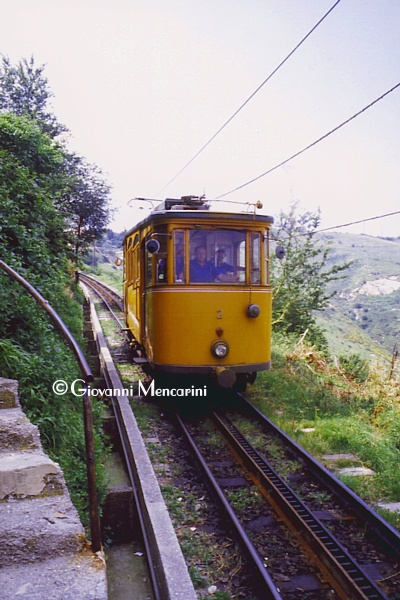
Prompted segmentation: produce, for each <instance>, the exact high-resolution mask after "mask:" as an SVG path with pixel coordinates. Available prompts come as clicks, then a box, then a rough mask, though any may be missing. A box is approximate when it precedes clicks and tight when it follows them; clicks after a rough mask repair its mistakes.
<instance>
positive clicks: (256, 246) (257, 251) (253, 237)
mask: <svg viewBox="0 0 400 600" xmlns="http://www.w3.org/2000/svg"><path fill="white" fill-rule="evenodd" d="M254 242H255V243H254ZM249 254H250V273H249V275H250V285H261V282H262V273H261V232H260V231H250V236H249Z"/></svg>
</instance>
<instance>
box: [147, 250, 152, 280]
mask: <svg viewBox="0 0 400 600" xmlns="http://www.w3.org/2000/svg"><path fill="white" fill-rule="evenodd" d="M152 283H153V255H152V254H149V253H148V252H146V285H147V286H149V285H151V284H152Z"/></svg>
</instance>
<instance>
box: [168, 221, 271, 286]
mask: <svg viewBox="0 0 400 600" xmlns="http://www.w3.org/2000/svg"><path fill="white" fill-rule="evenodd" d="M185 233H187V234H188V238H187V244H186V243H185ZM261 238H262V236H261V233H259V232H252V233H251V234H250V235H249V236H248V237H247V236H246V231H236V230H231V229H192V230H189V231H187V232H185V231H183V230H182V231H177V230H176V231H174V280H175V282H176V283H186V277H187V275H188V277H189V283H194V284H196V283H218V284H224V283H229V284H232V283H237V284H240V283H242V284H243V283H247V282H248V281H250V282H251V283H253V284H257V283H261V264H260V263H261ZM246 251H247V252H248V253H249V259H250V260H249V264H250V273H249V274H247V273H246ZM186 253H187V254H188V256H186ZM186 265H188V269H186Z"/></svg>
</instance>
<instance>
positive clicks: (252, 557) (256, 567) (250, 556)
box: [172, 409, 282, 600]
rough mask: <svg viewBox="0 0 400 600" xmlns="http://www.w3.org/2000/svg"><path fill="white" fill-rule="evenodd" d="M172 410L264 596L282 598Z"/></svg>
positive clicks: (179, 419) (191, 439) (273, 599)
mask: <svg viewBox="0 0 400 600" xmlns="http://www.w3.org/2000/svg"><path fill="white" fill-rule="evenodd" d="M172 410H173V416H174V418H175V420H176V422H177V424H178V426H179V428H180V430H181V432H182V434H183V436H184V438H185V440H186V442H187V444H188V445H189V447H190V449H191V451H192V453H193V454H194V456H195V458H196V461H197V463H198V465H199V467H200V469H201V471H202V472H203V474H204V476H205V478H206V482H207V483H208V485H209V487H210V489H211V491H212V493H213V494H214V496H215V498H216V499H217V501H218V504H219V507H220V509H221V511H222V512H223V516H224V518H225V517H226V516H228V518H229V521H230V527H231V529H232V531H233V533H234V535H235V538H236V540H237V542H238V544H239V545H240V547H241V549H242V551H243V552H244V554H245V556H246V559H247V561H248V563H249V564H250V565H251V568H252V569H253V571H254V573H255V576H256V578H257V580H258V582H259V583H260V585H261V586H262V590H263V591H264V593H265V595H264V596H263V598H265V599H266V600H267V599H268V600H270V599H271V600H281V599H282V596H281V594H280V593H279V591H278V590H277V587H276V585H275V583H274V581H273V579H272V577H271V576H270V574H269V573H268V571H267V569H266V567H265V566H264V564H263V562H262V561H261V559H260V556H259V554H258V552H257V550H256V549H255V548H254V546H253V544H252V542H251V540H250V539H249V537H248V536H247V534H246V532H245V530H244V529H243V527H242V525H241V524H240V522H239V520H238V518H237V516H236V514H235V512H234V510H233V508H232V507H231V505H230V503H229V502H228V500H227V499H226V496H225V494H224V492H223V491H222V489H221V487H220V486H219V485H218V483H217V481H216V479H215V477H214V475H213V474H212V473H211V471H210V469H209V467H208V466H207V464H206V461H205V460H204V458H203V456H202V454H201V452H200V450H199V449H198V448H197V446H196V443H195V441H194V440H193V438H192V436H191V435H190V433H189V431H188V429H187V427H186V425H185V424H184V422H183V420H182V418H181V417H180V416H179V414H178V413H177V411H176V410H175V409H172Z"/></svg>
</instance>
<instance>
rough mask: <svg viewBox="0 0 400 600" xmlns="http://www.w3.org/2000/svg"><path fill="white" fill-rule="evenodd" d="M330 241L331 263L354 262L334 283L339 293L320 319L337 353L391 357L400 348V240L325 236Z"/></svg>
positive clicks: (358, 236) (321, 237) (348, 235)
mask: <svg viewBox="0 0 400 600" xmlns="http://www.w3.org/2000/svg"><path fill="white" fill-rule="evenodd" d="M318 239H319V240H321V241H322V242H323V243H330V244H331V247H332V251H331V253H330V259H329V262H330V264H341V263H344V262H349V261H353V264H352V265H351V267H349V269H348V270H347V271H345V272H344V273H345V277H344V278H343V279H339V280H338V281H335V282H333V283H332V284H331V289H332V290H336V291H337V293H336V295H335V296H334V297H333V298H332V299H331V300H330V303H329V307H328V308H327V309H326V310H325V312H324V313H322V314H321V315H319V317H318V320H319V323H320V324H321V325H322V326H323V327H324V328H325V329H326V332H327V337H328V341H329V343H330V347H331V350H332V351H333V352H335V353H346V354H347V353H349V352H360V353H361V354H371V353H373V354H378V355H386V356H388V355H390V354H391V353H392V351H393V347H394V346H395V344H397V345H398V347H400V238H396V239H390V240H389V239H382V238H376V237H372V236H367V235H356V234H350V233H325V234H319V236H318Z"/></svg>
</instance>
